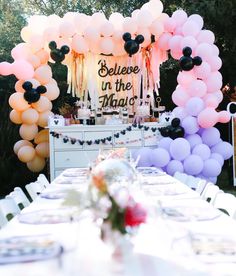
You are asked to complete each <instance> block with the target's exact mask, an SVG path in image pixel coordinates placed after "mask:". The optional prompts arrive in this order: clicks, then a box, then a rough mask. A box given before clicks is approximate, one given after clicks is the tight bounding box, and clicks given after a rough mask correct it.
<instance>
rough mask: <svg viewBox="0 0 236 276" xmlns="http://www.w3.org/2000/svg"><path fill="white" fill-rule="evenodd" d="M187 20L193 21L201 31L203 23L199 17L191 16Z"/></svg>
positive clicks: (196, 15)
mask: <svg viewBox="0 0 236 276" xmlns="http://www.w3.org/2000/svg"><path fill="white" fill-rule="evenodd" d="M188 20H191V21H194V22H195V23H197V25H198V26H199V28H200V29H202V27H203V24H204V22H203V19H202V17H201V16H200V15H198V14H192V15H190V16H189V18H188Z"/></svg>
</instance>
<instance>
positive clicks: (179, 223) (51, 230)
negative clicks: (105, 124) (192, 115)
mask: <svg viewBox="0 0 236 276" xmlns="http://www.w3.org/2000/svg"><path fill="white" fill-rule="evenodd" d="M74 171H75V170H72V169H69V170H66V171H64V172H63V173H62V174H61V175H60V176H59V177H57V178H56V179H55V180H54V181H53V182H52V183H51V184H50V185H49V187H48V188H47V189H46V190H45V191H44V192H43V194H42V195H41V196H39V197H38V198H37V199H36V200H35V201H34V202H33V203H31V204H30V206H29V207H27V208H25V209H24V210H23V211H22V213H21V215H20V216H18V217H15V218H14V219H12V220H11V221H10V222H9V223H8V224H7V225H6V227H4V228H3V229H2V230H1V231H0V252H1V241H2V240H3V239H6V238H12V237H19V236H27V237H28V236H38V235H39V236H41V237H44V235H49V237H50V238H51V239H53V240H56V241H58V242H59V243H60V245H61V246H62V247H63V250H59V252H58V254H56V256H55V257H54V258H49V257H48V256H49V255H50V254H49V255H48V256H47V254H46V256H47V257H46V259H44V258H43V255H42V254H41V260H38V261H34V262H24V263H23V262H21V263H20V262H16V263H14V264H13V263H12V264H2V265H0V275H2V276H11V275H12V276H13V275H14V276H15V275H17V276H43V275H50V276H51V275H53V276H60V275H68V276H73V275H82V276H100V275H101V276H107V275H111V276H113V275H122V276H130V275H132V276H133V275H135V276H144V275H145V276H147V275H149V276H154V275H163V276H166V275H168V276H171V275H181V276H183V275H214V276H217V275H236V254H235V252H236V246H235V245H236V234H235V233H236V222H235V221H233V220H232V219H231V218H229V217H228V216H226V215H224V214H223V213H221V212H219V211H218V210H215V209H214V208H213V207H212V206H211V205H210V204H208V203H207V202H206V201H204V200H202V199H201V198H200V196H199V195H198V194H197V193H196V192H194V191H192V190H191V189H190V188H188V187H187V186H185V185H184V184H183V183H181V182H179V181H178V180H176V179H174V178H172V177H171V176H169V175H167V174H160V175H156V176H145V177H143V178H142V185H141V191H142V194H144V195H145V197H144V198H145V199H144V201H145V200H146V203H147V205H148V206H152V207H153V206H156V208H153V210H154V211H153V214H152V215H151V216H150V219H149V220H148V221H147V223H146V224H143V225H142V226H141V227H140V229H139V231H138V233H137V235H136V236H135V237H134V239H133V244H134V245H133V248H132V253H130V254H127V255H126V256H124V257H123V258H121V259H119V260H116V259H113V258H111V255H110V254H109V250H108V248H107V246H106V244H104V243H103V242H102V241H101V239H100V238H99V231H98V228H97V227H96V226H95V225H94V223H93V222H92V220H91V218H90V216H89V215H88V216H87V215H86V214H84V215H83V216H82V217H81V218H80V220H79V221H77V222H75V221H73V220H70V219H69V220H65V221H62V223H57V222H60V221H57V220H58V219H60V215H59V216H58V217H56V218H55V217H54V218H53V219H52V218H51V219H52V220H53V221H52V222H50V219H49V221H47V220H46V221H44V223H42V221H41V222H40V218H41V214H42V211H43V212H44V213H45V214H46V213H47V212H48V211H49V210H51V211H50V212H52V210H54V212H55V214H57V212H59V211H60V210H61V208H62V203H63V201H64V199H62V198H60V196H58V199H56V198H57V197H56V195H61V194H60V193H62V194H63V193H64V192H65V190H66V189H68V188H69V189H70V188H72V187H74V188H78V187H80V188H81V189H83V187H84V185H85V184H86V183H85V181H82V180H81V182H80V183H79V182H78V181H74V180H73V179H75V176H73V175H74V173H73V172H74ZM53 194H54V195H55V197H54V198H53V197H52V195H53ZM31 213H32V214H31ZM180 213H181V214H184V215H183V216H181V215H180ZM65 217H66V216H64V217H63V218H65ZM41 219H42V218H41ZM44 219H46V217H44ZM37 220H38V221H37ZM20 221H21V222H20ZM212 241H214V242H213V244H211V242H212ZM219 241H220V242H219ZM220 244H221V245H224V252H223V253H222V252H218V251H219V247H220ZM194 246H195V247H197V248H198V249H197V251H193V250H192V248H194ZM230 246H231V248H230ZM212 247H214V248H213V249H212ZM226 249H227V250H228V251H230V250H231V251H232V252H231V253H232V254H229V252H227V250H226ZM212 250H213V253H211V251H212ZM209 251H210V253H209ZM214 251H216V252H218V253H217V254H214ZM197 252H198V253H197ZM206 252H208V253H206ZM41 253H42V252H41ZM46 253H48V252H46ZM227 253H228V254H227ZM38 254H39V255H40V252H38ZM0 255H1V254H0ZM36 259H37V258H36ZM39 259H40V258H39ZM0 263H3V261H2V259H1V257H0Z"/></svg>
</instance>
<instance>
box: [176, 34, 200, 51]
mask: <svg viewBox="0 0 236 276" xmlns="http://www.w3.org/2000/svg"><path fill="white" fill-rule="evenodd" d="M196 46H197V40H196V38H195V37H193V36H185V37H184V38H183V39H182V41H181V43H180V47H181V49H183V48H184V47H190V48H191V49H192V50H193V49H194V48H195V47H196Z"/></svg>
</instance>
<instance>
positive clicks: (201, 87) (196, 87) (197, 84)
mask: <svg viewBox="0 0 236 276" xmlns="http://www.w3.org/2000/svg"><path fill="white" fill-rule="evenodd" d="M206 92H207V86H206V84H205V83H204V82H203V81H201V80H194V81H193V82H191V84H190V86H189V88H188V94H189V95H190V96H193V97H200V98H201V97H203V96H204V95H205V94H206Z"/></svg>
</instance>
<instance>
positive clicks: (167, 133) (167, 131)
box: [159, 118, 185, 140]
mask: <svg viewBox="0 0 236 276" xmlns="http://www.w3.org/2000/svg"><path fill="white" fill-rule="evenodd" d="M159 131H160V133H161V135H162V136H163V137H170V138H171V139H173V140H174V139H177V138H181V137H184V134H185V131H184V128H183V127H181V126H180V119H179V118H174V119H173V120H172V121H171V125H170V126H167V127H161V128H159Z"/></svg>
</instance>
